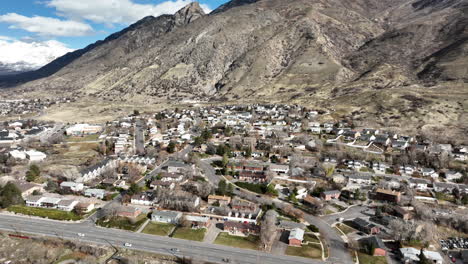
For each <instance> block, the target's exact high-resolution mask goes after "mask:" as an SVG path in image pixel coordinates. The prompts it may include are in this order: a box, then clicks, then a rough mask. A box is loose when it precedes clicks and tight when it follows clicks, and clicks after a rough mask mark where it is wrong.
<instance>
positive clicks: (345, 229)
mask: <svg viewBox="0 0 468 264" xmlns="http://www.w3.org/2000/svg"><path fill="white" fill-rule="evenodd" d="M336 227H337V228H339V229H340V230H341V231H343V233H345V234H346V235H347V234H349V233H352V232H356V231H357V230H356V229H354V228H352V227H350V226H348V225H345V224H337V225H336Z"/></svg>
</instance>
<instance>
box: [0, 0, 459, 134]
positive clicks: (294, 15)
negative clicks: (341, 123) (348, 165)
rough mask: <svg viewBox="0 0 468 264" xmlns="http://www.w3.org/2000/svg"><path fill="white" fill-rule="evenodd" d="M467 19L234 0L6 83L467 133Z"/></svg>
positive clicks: (292, 0)
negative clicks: (272, 106)
mask: <svg viewBox="0 0 468 264" xmlns="http://www.w3.org/2000/svg"><path fill="white" fill-rule="evenodd" d="M467 25H468V1H467V0H348V1H342V0H288V1H284V0H233V1H231V2H228V3H226V4H224V5H222V6H221V7H219V8H218V9H216V10H214V11H213V12H212V13H210V14H204V13H203V10H202V9H201V8H200V6H199V5H198V4H197V3H192V4H190V5H189V6H187V7H185V8H183V9H182V10H180V11H179V12H177V13H176V14H174V15H164V16H160V17H157V18H155V17H147V18H144V19H142V20H141V21H139V22H137V23H135V24H134V25H131V26H130V27H128V28H127V29H124V30H123V31H121V32H118V33H115V34H113V35H111V36H109V37H108V38H106V39H105V40H103V41H101V42H97V43H95V44H93V45H90V46H88V47H86V48H85V49H83V50H78V51H75V52H72V53H69V54H67V55H65V56H63V57H61V58H59V59H57V60H55V61H53V62H51V63H50V64H48V65H46V66H44V67H43V68H41V69H39V70H37V71H34V72H29V73H25V74H21V75H19V76H14V77H11V76H10V77H9V79H8V78H0V82H1V83H2V84H3V86H10V87H11V86H15V87H14V88H11V89H9V91H15V92H18V91H20V92H24V93H27V92H32V94H34V96H37V95H38V94H39V95H40V94H43V93H45V92H46V93H47V94H54V93H61V94H67V95H71V96H74V97H77V98H87V100H88V99H89V98H94V99H96V98H98V99H99V100H101V101H107V102H111V101H112V102H125V103H134V104H152V103H168V102H169V103H180V102H184V101H187V100H191V101H208V100H209V101H211V102H238V101H239V100H242V101H243V102H249V101H252V102H259V101H262V102H273V101H275V102H293V103H301V104H306V105H311V106H314V107H319V108H324V109H327V110H329V111H330V112H332V113H333V114H332V115H333V117H334V118H344V117H346V118H353V119H354V120H356V121H358V122H361V123H362V124H366V122H371V123H372V122H373V123H378V124H379V125H382V126H399V127H402V126H406V125H407V124H409V125H410V127H411V128H422V127H424V126H426V127H427V126H428V125H431V126H432V125H434V126H439V127H440V126H444V127H448V126H450V127H454V128H457V129H462V130H463V129H466V127H465V126H464V125H462V124H463V123H465V124H466V123H467V122H464V121H465V120H466V118H465V117H463V114H464V113H465V110H464V109H467V106H468V102H467V99H468V95H467V87H468V86H467V82H468V74H467V69H468V29H467ZM41 91H43V92H41ZM465 116H466V115H465Z"/></svg>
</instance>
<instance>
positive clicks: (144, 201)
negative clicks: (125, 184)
mask: <svg viewBox="0 0 468 264" xmlns="http://www.w3.org/2000/svg"><path fill="white" fill-rule="evenodd" d="M153 200H154V197H153V193H151V192H144V193H138V194H134V195H132V197H131V199H130V203H132V204H136V205H146V206H151V205H153Z"/></svg>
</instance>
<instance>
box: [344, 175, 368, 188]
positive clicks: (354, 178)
mask: <svg viewBox="0 0 468 264" xmlns="http://www.w3.org/2000/svg"><path fill="white" fill-rule="evenodd" d="M348 183H353V184H357V185H371V183H372V177H371V176H367V175H358V174H355V175H349V176H348Z"/></svg>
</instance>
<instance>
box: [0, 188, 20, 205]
mask: <svg viewBox="0 0 468 264" xmlns="http://www.w3.org/2000/svg"><path fill="white" fill-rule="evenodd" d="M23 203H24V200H23V197H22V196H21V191H20V190H19V189H18V187H16V185H14V184H13V183H11V182H9V183H7V184H6V185H5V186H4V187H3V188H1V189H0V208H7V207H9V206H12V205H18V204H23Z"/></svg>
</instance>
